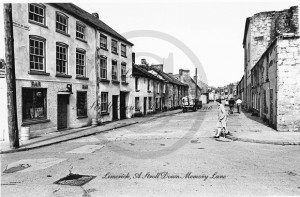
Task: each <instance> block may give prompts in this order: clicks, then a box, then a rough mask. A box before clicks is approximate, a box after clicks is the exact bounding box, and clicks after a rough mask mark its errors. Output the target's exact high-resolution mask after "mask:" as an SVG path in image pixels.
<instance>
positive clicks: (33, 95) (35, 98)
mask: <svg viewBox="0 0 300 197" xmlns="http://www.w3.org/2000/svg"><path fill="white" fill-rule="evenodd" d="M22 98H23V114H22V115H23V120H34V119H45V118H46V117H47V115H46V111H47V110H46V108H47V104H46V99H47V89H43V88H36V89H33V88H23V89H22Z"/></svg>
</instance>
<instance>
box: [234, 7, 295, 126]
mask: <svg viewBox="0 0 300 197" xmlns="http://www.w3.org/2000/svg"><path fill="white" fill-rule="evenodd" d="M299 43H300V39H299V17H298V7H296V6H294V7H291V8H290V9H287V10H283V11H279V12H275V11H273V12H263V13H259V14H256V15H254V17H252V18H248V19H247V20H246V28H245V37H244V49H245V74H244V77H243V78H242V80H241V81H240V84H239V86H238V87H239V90H238V92H239V94H242V96H243V97H244V99H243V101H244V103H243V104H244V106H245V108H246V109H247V110H249V111H252V112H253V114H256V115H258V116H260V117H262V119H264V120H265V121H266V122H268V123H269V124H270V125H271V126H272V127H274V128H275V129H277V130H278V131H300V111H299V107H300V99H299V98H300V97H299V88H300V83H299V78H300V62H299V58H300V45H299ZM249 46H250V47H249ZM249 71H250V72H249ZM243 83H244V86H243V87H244V89H243V87H241V86H242V85H243Z"/></svg>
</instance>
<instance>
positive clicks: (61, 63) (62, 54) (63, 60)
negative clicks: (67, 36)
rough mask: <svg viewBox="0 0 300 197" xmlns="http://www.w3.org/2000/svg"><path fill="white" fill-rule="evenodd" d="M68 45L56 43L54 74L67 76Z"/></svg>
mask: <svg viewBox="0 0 300 197" xmlns="http://www.w3.org/2000/svg"><path fill="white" fill-rule="evenodd" d="M67 55H68V45H66V44H64V43H59V42H57V43H56V72H57V73H63V74H67V66H68V56H67Z"/></svg>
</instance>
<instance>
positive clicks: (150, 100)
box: [149, 97, 152, 109]
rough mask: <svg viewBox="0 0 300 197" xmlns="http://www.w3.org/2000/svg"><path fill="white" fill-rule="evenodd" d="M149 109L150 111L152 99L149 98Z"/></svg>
mask: <svg viewBox="0 0 300 197" xmlns="http://www.w3.org/2000/svg"><path fill="white" fill-rule="evenodd" d="M149 109H152V97H149Z"/></svg>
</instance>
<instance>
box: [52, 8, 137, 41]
mask: <svg viewBox="0 0 300 197" xmlns="http://www.w3.org/2000/svg"><path fill="white" fill-rule="evenodd" d="M47 4H49V5H52V6H54V7H56V8H60V9H62V10H64V11H66V12H67V13H68V14H70V15H71V16H73V17H75V18H79V19H80V20H82V21H84V22H86V23H87V24H89V25H90V26H92V27H94V28H95V29H96V30H101V31H103V32H105V33H106V34H108V35H110V36H111V37H114V38H118V39H119V40H121V41H123V42H126V43H127V44H129V45H131V46H134V44H133V43H131V42H129V41H128V40H124V39H123V38H121V37H116V36H115V35H112V34H111V33H109V32H107V31H105V30H104V29H102V28H101V27H99V26H97V25H94V24H93V23H92V22H90V21H89V20H86V19H85V18H83V17H81V16H78V15H75V14H73V13H71V12H70V11H69V10H67V9H65V8H64V7H62V6H60V5H59V4H60V3H47ZM69 4H72V5H73V6H76V7H78V8H80V9H82V8H81V7H79V6H77V5H75V4H73V3H69ZM82 10H83V11H85V10H84V9H82ZM85 12H86V13H88V14H89V15H91V16H92V17H94V16H93V15H92V14H90V13H89V12H87V11H85ZM96 19H97V18H96ZM98 20H99V21H100V19H98ZM102 22H103V21H102ZM103 23H104V22H103ZM104 24H105V25H107V24H106V23H104ZM107 26H108V25H107ZM108 27H109V26H108ZM110 28H111V27H110ZM111 29H113V28H111Z"/></svg>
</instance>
